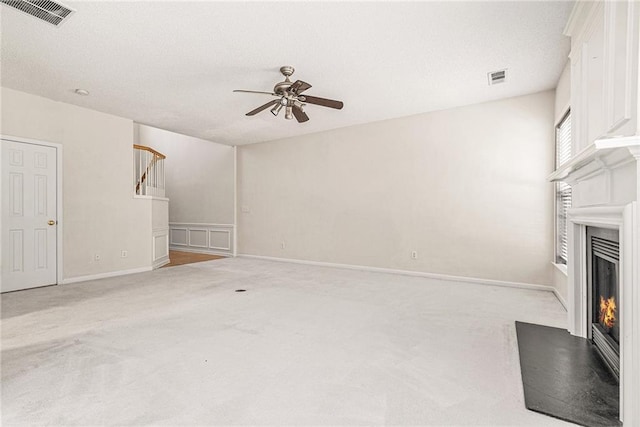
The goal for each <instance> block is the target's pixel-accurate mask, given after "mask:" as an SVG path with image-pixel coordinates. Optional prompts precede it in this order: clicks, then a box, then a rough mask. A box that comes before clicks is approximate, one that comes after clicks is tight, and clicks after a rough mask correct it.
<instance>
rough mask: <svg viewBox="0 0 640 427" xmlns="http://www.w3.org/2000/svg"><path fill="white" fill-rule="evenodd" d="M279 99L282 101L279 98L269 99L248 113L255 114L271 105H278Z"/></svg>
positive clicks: (248, 114)
mask: <svg viewBox="0 0 640 427" xmlns="http://www.w3.org/2000/svg"><path fill="white" fill-rule="evenodd" d="M279 101H280V100H279V99H274V100H273V101H269V102H267V103H266V104H264V105H261V106H260V107H258V108H256V109H255V110H251V111H249V112H248V113H247V114H246V115H247V116H255V115H256V114H258V113H259V112H260V111H263V110H266V109H267V108H269V107H271V106H272V105H276V104H277V103H278V102H279Z"/></svg>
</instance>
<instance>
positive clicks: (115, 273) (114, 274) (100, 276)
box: [62, 267, 153, 285]
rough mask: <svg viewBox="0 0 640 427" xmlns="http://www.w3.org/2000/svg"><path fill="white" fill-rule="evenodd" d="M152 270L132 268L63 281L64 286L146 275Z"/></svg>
mask: <svg viewBox="0 0 640 427" xmlns="http://www.w3.org/2000/svg"><path fill="white" fill-rule="evenodd" d="M152 269H153V268H152V267H139V268H131V269H129V270H119V271H110V272H108V273H100V274H89V275H87V276H76V277H70V278H68V279H64V280H63V281H62V284H63V285H68V284H70V283H78V282H86V281H89V280H98V279H106V278H108V277H117V276H125V275H127V274H136V273H145V272H147V271H151V270H152Z"/></svg>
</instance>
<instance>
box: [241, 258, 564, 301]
mask: <svg viewBox="0 0 640 427" xmlns="http://www.w3.org/2000/svg"><path fill="white" fill-rule="evenodd" d="M238 257H240V258H252V259H262V260H266V261H279V262H289V263H293V264H306V265H316V266H319V267H333V268H344V269H348V270H359V271H370V272H375V273H387V274H400V275H403V276H415V277H426V278H428V279H437V280H447V281H450V282H464V283H474V284H480V285H489V286H502V287H506V288H518V289H529V290H534V291H545V292H555V288H554V287H553V286H548V285H535V284H533V283H522V282H507V281H503V280H494V279H480V278H477V277H464V276H451V275H448V274H438V273H426V272H422V271H411V270H397V269H393V268H381V267H369V266H366V265H354V264H337V263H332V262H322V261H307V260H301V259H293V258H277V257H269V256H261V255H249V254H238Z"/></svg>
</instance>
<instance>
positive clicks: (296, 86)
mask: <svg viewBox="0 0 640 427" xmlns="http://www.w3.org/2000/svg"><path fill="white" fill-rule="evenodd" d="M310 87H311V85H310V84H309V83H307V82H303V81H302V80H296V81H295V82H293V84H292V85H291V86H289V89H287V92H289V93H292V94H294V95H298V94H301V93H302V92H304V91H305V90H307V89H309V88H310Z"/></svg>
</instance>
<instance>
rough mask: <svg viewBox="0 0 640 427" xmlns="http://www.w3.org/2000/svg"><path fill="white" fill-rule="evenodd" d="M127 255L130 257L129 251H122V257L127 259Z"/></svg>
mask: <svg viewBox="0 0 640 427" xmlns="http://www.w3.org/2000/svg"><path fill="white" fill-rule="evenodd" d="M127 255H129V253H128V252H127V251H122V252H120V256H121V257H122V258H126V257H127Z"/></svg>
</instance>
